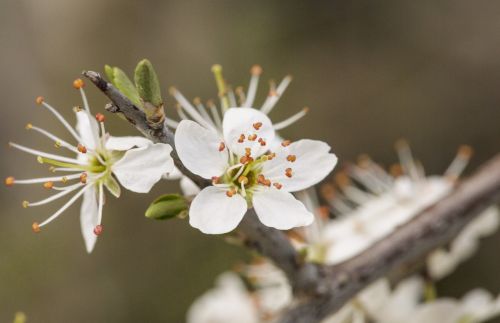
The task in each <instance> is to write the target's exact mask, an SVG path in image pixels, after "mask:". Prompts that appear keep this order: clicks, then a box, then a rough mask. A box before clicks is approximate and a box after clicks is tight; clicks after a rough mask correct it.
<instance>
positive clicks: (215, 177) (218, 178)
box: [212, 176, 220, 185]
mask: <svg viewBox="0 0 500 323" xmlns="http://www.w3.org/2000/svg"><path fill="white" fill-rule="evenodd" d="M219 182H220V177H219V176H212V185H215V184H219Z"/></svg>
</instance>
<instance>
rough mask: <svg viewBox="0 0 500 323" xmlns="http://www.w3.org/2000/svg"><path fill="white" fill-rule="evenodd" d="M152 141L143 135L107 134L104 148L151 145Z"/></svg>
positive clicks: (121, 148)
mask: <svg viewBox="0 0 500 323" xmlns="http://www.w3.org/2000/svg"><path fill="white" fill-rule="evenodd" d="M152 143H153V142H152V141H151V140H149V139H146V138H144V137H138V136H125V137H113V136H109V137H108V139H107V140H106V149H108V150H120V151H121V150H129V149H131V148H134V147H143V146H147V145H151V144H152Z"/></svg>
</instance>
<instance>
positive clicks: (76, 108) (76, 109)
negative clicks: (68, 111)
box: [73, 105, 83, 113]
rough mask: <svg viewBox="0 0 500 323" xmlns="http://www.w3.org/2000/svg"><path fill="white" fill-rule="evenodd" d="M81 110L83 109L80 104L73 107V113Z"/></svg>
mask: <svg viewBox="0 0 500 323" xmlns="http://www.w3.org/2000/svg"><path fill="white" fill-rule="evenodd" d="M82 110H83V109H82V107H80V106H78V105H77V106H74V107H73V112H75V113H76V112H80V111H82Z"/></svg>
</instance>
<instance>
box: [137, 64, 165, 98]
mask: <svg viewBox="0 0 500 323" xmlns="http://www.w3.org/2000/svg"><path fill="white" fill-rule="evenodd" d="M134 80H135V86H136V88H137V91H138V92H139V96H140V97H141V99H142V100H143V101H144V103H150V104H152V105H153V106H154V107H160V106H161V105H162V104H163V100H162V99H161V91H160V82H159V81H158V76H156V73H155V71H154V69H153V65H152V64H151V62H150V61H149V60H147V59H143V60H142V61H140V62H139V64H137V66H136V68H135V75H134Z"/></svg>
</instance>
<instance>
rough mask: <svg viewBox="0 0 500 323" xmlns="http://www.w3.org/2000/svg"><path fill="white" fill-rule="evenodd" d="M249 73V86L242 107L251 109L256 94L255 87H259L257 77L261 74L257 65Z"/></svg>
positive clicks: (260, 69)
mask: <svg viewBox="0 0 500 323" xmlns="http://www.w3.org/2000/svg"><path fill="white" fill-rule="evenodd" d="M250 73H251V74H252V77H251V79H250V84H249V85H248V92H247V97H246V100H245V102H244V103H243V107H247V108H249V107H251V106H252V105H253V102H254V100H255V94H256V93H257V86H258V85H259V77H260V74H262V68H261V67H260V66H259V65H254V66H252V68H251V70H250Z"/></svg>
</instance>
